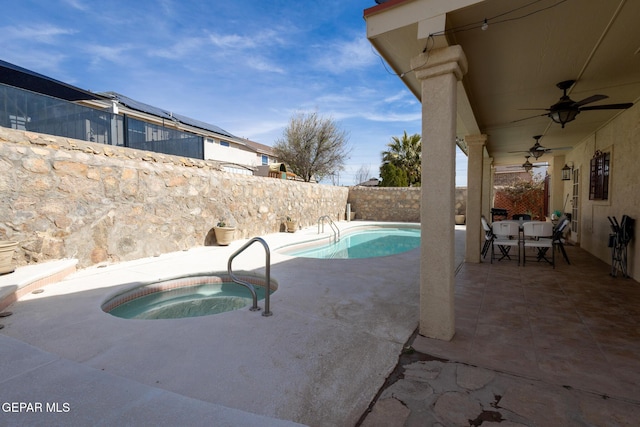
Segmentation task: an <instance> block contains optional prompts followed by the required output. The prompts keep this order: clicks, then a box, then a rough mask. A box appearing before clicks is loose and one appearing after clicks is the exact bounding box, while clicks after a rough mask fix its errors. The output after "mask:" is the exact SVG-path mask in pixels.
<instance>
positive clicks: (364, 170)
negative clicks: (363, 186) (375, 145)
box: [354, 165, 371, 184]
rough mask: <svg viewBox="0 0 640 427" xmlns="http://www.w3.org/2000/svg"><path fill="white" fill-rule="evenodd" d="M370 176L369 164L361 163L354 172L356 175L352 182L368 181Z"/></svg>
mask: <svg viewBox="0 0 640 427" xmlns="http://www.w3.org/2000/svg"><path fill="white" fill-rule="evenodd" d="M369 178H371V172H370V169H369V165H362V166H360V169H358V171H357V172H356V177H355V180H356V182H354V184H360V183H361V182H365V181H368V180H369Z"/></svg>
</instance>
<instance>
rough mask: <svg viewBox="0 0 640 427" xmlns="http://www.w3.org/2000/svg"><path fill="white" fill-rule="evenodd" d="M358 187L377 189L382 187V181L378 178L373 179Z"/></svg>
mask: <svg viewBox="0 0 640 427" xmlns="http://www.w3.org/2000/svg"><path fill="white" fill-rule="evenodd" d="M357 185H359V186H360V187H377V186H378V185H380V180H379V179H378V178H371V179H369V180H368V181H364V182H361V183H360V184H357Z"/></svg>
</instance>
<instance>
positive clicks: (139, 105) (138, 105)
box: [102, 92, 237, 138]
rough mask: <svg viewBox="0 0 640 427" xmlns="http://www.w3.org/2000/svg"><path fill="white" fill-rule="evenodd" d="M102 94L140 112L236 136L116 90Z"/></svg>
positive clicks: (231, 136)
mask: <svg viewBox="0 0 640 427" xmlns="http://www.w3.org/2000/svg"><path fill="white" fill-rule="evenodd" d="M102 95H104V96H105V97H107V98H110V99H113V100H116V101H118V103H119V104H122V105H125V106H126V107H128V108H131V109H132V110H136V111H140V112H142V113H147V114H151V115H154V116H156V117H159V118H162V119H166V120H171V121H174V122H177V123H182V124H185V125H188V126H193V127H196V128H199V129H203V130H207V131H210V132H214V133H217V134H219V135H223V136H227V137H229V138H237V137H236V136H234V135H233V134H231V133H230V132H227V131H226V130H224V129H222V128H220V127H218V126H215V125H212V124H210V123H206V122H203V121H200V120H196V119H192V118H190V117H187V116H183V115H181V114H176V113H173V112H171V111H167V110H165V109H163V108H159V107H154V106H153V105H149V104H145V103H144V102H140V101H136V100H135V99H132V98H129V97H128V96H125V95H122V94H119V93H117V92H104V93H102Z"/></svg>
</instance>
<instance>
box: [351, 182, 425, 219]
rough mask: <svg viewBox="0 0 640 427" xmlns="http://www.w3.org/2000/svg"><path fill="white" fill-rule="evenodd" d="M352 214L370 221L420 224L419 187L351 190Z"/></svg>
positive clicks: (359, 188)
mask: <svg viewBox="0 0 640 427" xmlns="http://www.w3.org/2000/svg"><path fill="white" fill-rule="evenodd" d="M348 202H349V203H351V212H355V217H356V219H362V220H369V221H400V222H420V188H419V187H363V186H355V187H351V188H350V189H349V201H348Z"/></svg>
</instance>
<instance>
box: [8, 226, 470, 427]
mask: <svg viewBox="0 0 640 427" xmlns="http://www.w3.org/2000/svg"><path fill="white" fill-rule="evenodd" d="M338 224H339V226H340V227H341V228H344V227H349V226H354V225H357V224H358V222H357V221H356V222H352V223H346V222H340V223H338ZM327 228H328V227H327ZM463 234H464V233H463V232H462V231H461V230H459V231H458V232H457V236H458V237H459V238H462V237H463ZM316 235H317V229H316V228H315V227H311V228H308V229H304V230H301V231H298V232H296V233H294V234H289V233H275V234H273V235H268V236H265V237H264V239H265V240H266V241H267V243H268V244H269V246H270V247H271V248H277V247H279V246H282V245H283V244H285V242H291V241H294V240H295V241H304V240H308V239H311V238H314V237H316ZM458 240H459V239H458ZM245 242H246V240H242V241H236V242H234V243H232V244H231V245H230V246H228V247H218V246H213V247H198V248H194V249H191V250H188V251H182V252H175V253H171V254H166V255H161V256H158V257H153V258H145V259H141V260H136V261H131V262H123V263H119V264H114V265H107V266H102V267H91V268H87V269H84V270H80V271H77V272H76V273H74V274H71V275H70V276H68V277H67V278H65V279H63V280H61V281H60V282H57V283H53V284H50V285H47V286H45V287H44V288H43V290H44V292H42V293H38V294H33V293H31V294H27V295H25V296H23V297H22V298H21V299H20V300H19V301H17V302H15V303H14V304H12V305H11V306H10V307H9V308H8V309H7V310H10V311H12V312H13V315H12V316H10V317H6V318H4V319H1V321H0V323H3V324H4V325H5V328H4V329H3V330H2V331H1V332H0V348H1V349H2V356H3V357H2V358H1V361H0V378H1V379H2V380H0V402H1V403H2V404H3V405H4V408H0V409H3V411H2V412H0V417H1V420H0V423H1V424H3V425H25V424H29V425H38V424H42V425H159V424H165V425H190V426H193V425H212V420H215V425H229V426H236V425H243V426H246V425H258V424H259V425H273V426H288V425H295V424H296V423H300V424H305V425H311V426H353V425H355V424H356V423H357V422H358V420H359V419H360V417H361V416H362V414H363V413H364V412H365V411H366V409H367V407H368V406H369V404H370V403H371V401H372V400H373V398H374V397H375V395H376V393H377V392H378V390H380V388H381V387H382V385H383V384H384V381H385V379H386V378H387V376H388V375H389V374H390V373H391V372H392V371H393V369H394V368H395V366H396V364H397V363H398V355H399V354H400V353H401V351H402V348H403V346H404V344H405V343H406V342H407V340H408V339H409V338H410V336H411V335H412V333H413V332H414V331H415V329H416V327H417V322H418V300H419V297H418V294H419V287H418V286H417V283H418V280H419V262H418V260H419V249H416V250H412V251H409V252H406V253H403V254H399V255H395V256H391V257H381V258H370V259H355V260H319V259H305V258H292V257H288V256H285V255H282V254H280V253H278V252H276V251H272V253H271V277H272V279H274V280H275V281H277V283H278V286H279V287H278V290H277V291H276V292H275V293H274V294H273V295H272V298H271V311H272V312H273V315H272V316H270V317H264V316H262V315H261V314H260V312H257V313H256V312H250V311H248V309H243V310H238V311H233V312H228V313H223V314H219V315H214V316H204V317H197V318H188V319H173V320H150V321H145V320H126V319H120V318H116V317H113V316H111V315H109V314H107V313H104V312H103V311H102V310H101V309H100V306H101V304H102V303H103V302H104V301H105V300H106V299H108V297H110V296H112V295H114V294H116V293H118V292H119V291H121V290H123V289H125V288H127V287H130V286H133V285H134V284H136V283H146V282H150V281H157V280H162V279H166V278H171V277H176V276H181V275H185V274H195V273H210V272H226V268H227V260H228V258H229V256H230V254H232V253H233V252H234V251H235V250H237V249H238V248H240V247H241V246H242V245H243V244H244V243H245ZM463 244H464V243H463V240H462V245H463ZM460 256H461V255H460ZM264 262H265V255H264V250H263V248H262V246H261V245H258V244H256V245H253V246H251V247H250V248H249V249H248V250H247V251H246V252H244V253H243V254H242V255H240V256H238V257H237V258H236V259H235V260H234V264H233V266H234V271H239V270H246V271H253V272H257V273H263V272H264ZM459 262H462V259H461V258H460V259H459ZM12 274H15V273H12ZM0 285H1V283H0ZM260 305H261V306H262V305H263V304H262V303H260ZM7 404H16V407H15V409H16V410H15V411H14V410H13V409H14V408H13V406H6V405H7ZM20 404H23V406H24V408H23V409H22V412H20V409H21V408H22V407H21V406H20ZM28 404H31V409H32V411H30V412H28V410H29V409H30V407H29V406H28ZM37 404H40V407H38V406H37ZM5 409H6V410H5ZM38 409H40V410H38Z"/></svg>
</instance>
